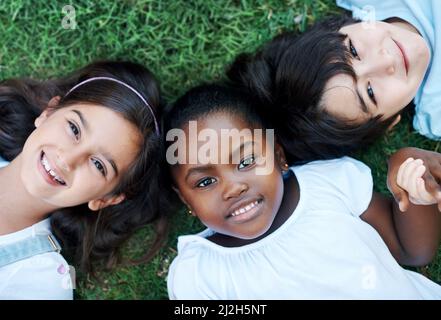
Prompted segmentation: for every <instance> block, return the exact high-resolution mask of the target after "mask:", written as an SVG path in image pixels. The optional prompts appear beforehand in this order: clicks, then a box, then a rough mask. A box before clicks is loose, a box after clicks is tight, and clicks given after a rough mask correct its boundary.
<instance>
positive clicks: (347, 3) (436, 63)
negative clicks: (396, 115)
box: [337, 0, 441, 140]
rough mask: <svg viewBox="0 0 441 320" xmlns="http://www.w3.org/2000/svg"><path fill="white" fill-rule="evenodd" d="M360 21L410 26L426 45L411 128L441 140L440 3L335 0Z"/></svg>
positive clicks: (426, 0) (390, 0) (423, 0)
mask: <svg viewBox="0 0 441 320" xmlns="http://www.w3.org/2000/svg"><path fill="white" fill-rule="evenodd" d="M337 5H338V6H340V7H342V8H344V9H346V10H350V11H352V15H353V17H354V18H358V19H361V20H367V19H372V18H373V19H375V20H385V19H388V18H392V17H397V18H400V19H403V20H405V21H407V22H409V23H410V24H412V25H413V26H414V27H415V28H416V29H417V30H418V31H419V32H420V34H421V35H422V36H423V38H424V39H425V40H426V42H427V44H428V45H429V49H430V55H431V61H430V64H429V67H428V69H427V72H426V75H425V76H424V79H423V82H422V83H421V86H420V88H419V89H418V92H417V94H416V96H415V98H414V103H415V108H416V109H415V118H414V119H413V126H414V128H415V130H417V131H418V132H419V133H420V134H422V135H424V136H426V137H427V138H430V139H434V140H441V1H435V0H433V1H431V0H418V1H416V0H387V1H384V0H337Z"/></svg>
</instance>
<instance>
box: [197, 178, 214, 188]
mask: <svg viewBox="0 0 441 320" xmlns="http://www.w3.org/2000/svg"><path fill="white" fill-rule="evenodd" d="M215 182H216V179H214V178H205V179H202V180H201V181H199V182H198V183H197V185H196V186H197V187H198V188H204V187H208V186H209V185H211V184H213V183H215Z"/></svg>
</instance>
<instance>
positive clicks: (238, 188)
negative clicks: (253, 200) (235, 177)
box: [223, 181, 249, 200]
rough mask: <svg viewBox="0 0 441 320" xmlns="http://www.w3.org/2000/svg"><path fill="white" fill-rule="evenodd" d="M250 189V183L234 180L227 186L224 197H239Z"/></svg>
mask: <svg viewBox="0 0 441 320" xmlns="http://www.w3.org/2000/svg"><path fill="white" fill-rule="evenodd" d="M248 189H249V187H248V184H247V183H245V182H243V181H233V182H231V183H229V184H228V185H226V186H225V190H224V194H223V198H224V200H229V199H231V198H237V197H239V196H241V195H242V194H243V193H245V192H247V191H248Z"/></svg>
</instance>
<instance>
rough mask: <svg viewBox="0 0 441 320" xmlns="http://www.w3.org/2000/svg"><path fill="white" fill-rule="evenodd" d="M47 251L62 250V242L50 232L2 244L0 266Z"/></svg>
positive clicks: (0, 247)
mask: <svg viewBox="0 0 441 320" xmlns="http://www.w3.org/2000/svg"><path fill="white" fill-rule="evenodd" d="M47 252H58V253H60V252H61V247H60V244H59V243H58V242H57V240H56V239H55V238H54V237H53V236H52V235H50V234H37V235H34V236H31V237H28V238H26V239H24V240H21V241H17V242H14V243H11V244H7V245H4V246H0V268H1V267H4V266H6V265H8V264H11V263H14V262H17V261H19V260H23V259H26V258H29V257H32V256H35V255H37V254H42V253H47Z"/></svg>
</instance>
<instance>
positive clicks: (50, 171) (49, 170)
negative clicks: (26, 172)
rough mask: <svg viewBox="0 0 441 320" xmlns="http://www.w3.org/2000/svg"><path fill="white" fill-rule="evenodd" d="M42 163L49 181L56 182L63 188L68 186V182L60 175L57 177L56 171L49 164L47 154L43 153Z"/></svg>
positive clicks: (41, 156)
mask: <svg viewBox="0 0 441 320" xmlns="http://www.w3.org/2000/svg"><path fill="white" fill-rule="evenodd" d="M40 163H41V165H42V166H43V169H44V170H45V171H46V173H47V176H48V177H49V179H51V180H52V181H53V182H55V183H57V184H59V185H62V186H65V185H66V182H65V181H64V180H63V179H62V178H61V177H60V176H59V175H57V173H56V172H55V171H54V169H53V168H52V167H51V165H50V164H49V161H48V159H47V158H46V154H45V153H44V151H41V155H40Z"/></svg>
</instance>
